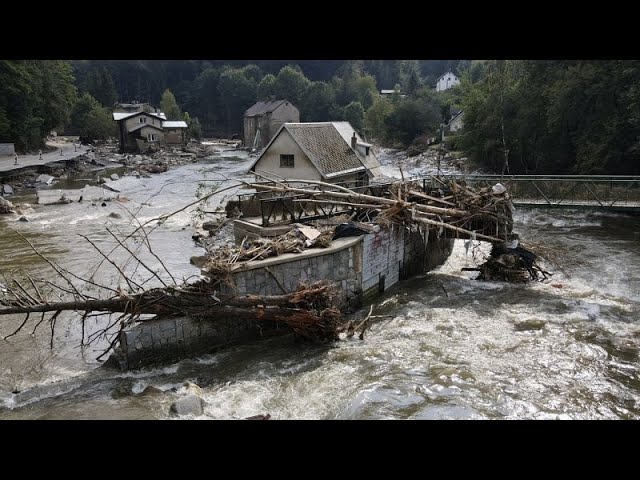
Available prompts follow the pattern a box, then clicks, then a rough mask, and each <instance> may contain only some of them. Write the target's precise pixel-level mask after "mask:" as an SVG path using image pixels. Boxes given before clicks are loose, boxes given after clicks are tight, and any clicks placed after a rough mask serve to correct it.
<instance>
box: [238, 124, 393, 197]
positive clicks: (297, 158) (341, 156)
mask: <svg viewBox="0 0 640 480" xmlns="http://www.w3.org/2000/svg"><path fill="white" fill-rule="evenodd" d="M249 172H254V173H259V174H263V175H265V176H266V177H270V178H281V179H282V178H288V179H299V180H320V181H325V182H328V183H341V184H346V185H348V186H352V187H353V186H361V185H367V184H369V182H370V180H373V179H376V178H377V177H380V176H381V171H380V162H378V160H377V158H376V157H375V154H374V152H373V146H372V145H371V144H369V143H366V142H363V141H362V139H361V138H360V136H359V135H358V134H357V132H356V131H355V130H354V129H353V127H352V126H351V125H350V124H349V122H314V123H285V124H283V125H282V126H281V127H280V129H279V130H278V132H277V133H276V134H275V136H274V137H273V139H272V140H271V142H269V144H268V145H267V147H266V148H265V149H264V150H263V151H262V153H261V154H260V156H259V157H258V158H257V159H256V161H255V162H254V163H253V165H251V167H250V168H249Z"/></svg>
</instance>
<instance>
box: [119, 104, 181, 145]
mask: <svg viewBox="0 0 640 480" xmlns="http://www.w3.org/2000/svg"><path fill="white" fill-rule="evenodd" d="M113 120H114V121H116V122H117V123H118V141H119V142H120V152H121V153H124V152H144V151H146V150H147V149H148V148H149V147H150V146H151V145H158V146H165V145H184V144H185V142H186V138H185V132H186V130H187V122H184V121H167V117H166V116H165V114H164V113H162V112H160V111H158V110H156V111H154V112H145V111H141V110H140V111H134V112H113Z"/></svg>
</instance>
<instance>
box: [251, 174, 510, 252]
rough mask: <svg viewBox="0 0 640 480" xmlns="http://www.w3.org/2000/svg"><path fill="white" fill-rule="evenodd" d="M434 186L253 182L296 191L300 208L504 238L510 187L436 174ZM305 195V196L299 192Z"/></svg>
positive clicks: (477, 236) (470, 235) (265, 187)
mask: <svg viewBox="0 0 640 480" xmlns="http://www.w3.org/2000/svg"><path fill="white" fill-rule="evenodd" d="M432 179H433V182H435V183H436V184H437V186H436V187H434V188H431V189H428V191H424V189H423V188H422V186H421V185H420V184H419V183H418V182H413V181H398V182H395V183H392V184H387V185H384V186H376V185H371V186H369V187H368V191H369V192H370V193H366V194H365V193H361V192H359V191H356V190H352V189H349V188H345V187H342V186H338V185H333V184H329V183H325V182H320V181H310V180H288V181H281V182H271V183H269V184H265V183H254V184H251V185H250V186H251V187H252V188H255V189H256V190H257V191H270V192H273V194H280V195H295V198H293V202H294V203H298V204H300V205H301V207H300V208H308V207H309V206H310V205H313V204H324V205H327V204H331V205H339V206H342V207H345V208H348V209H350V211H351V212H352V217H353V218H356V219H359V220H361V221H370V222H374V223H378V224H380V225H383V226H386V225H389V224H391V223H393V224H400V225H403V226H415V227H419V228H426V229H435V230H437V231H438V232H440V233H442V232H443V231H445V230H446V231H447V234H448V235H450V236H451V237H455V238H473V239H478V240H485V241H489V242H497V243H499V242H504V241H506V239H507V238H508V236H509V234H510V233H511V229H512V226H513V218H512V204H511V200H510V197H509V195H508V193H507V192H506V189H504V187H502V186H501V185H500V187H501V188H499V189H496V188H495V187H494V188H491V187H487V188H480V189H474V188H471V187H468V186H465V185H464V184H463V183H462V182H460V183H458V182H456V181H455V180H447V179H443V178H439V177H432ZM296 185H297V186H296ZM301 196H302V198H300V197H301Z"/></svg>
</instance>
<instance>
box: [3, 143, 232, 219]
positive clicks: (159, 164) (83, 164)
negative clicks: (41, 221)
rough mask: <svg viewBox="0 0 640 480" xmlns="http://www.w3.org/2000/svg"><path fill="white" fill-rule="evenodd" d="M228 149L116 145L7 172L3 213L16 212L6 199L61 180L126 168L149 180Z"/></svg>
mask: <svg viewBox="0 0 640 480" xmlns="http://www.w3.org/2000/svg"><path fill="white" fill-rule="evenodd" d="M221 143H222V144H224V145H229V147H230V148H237V143H228V142H225V141H210V142H205V143H204V144H200V143H190V144H188V145H186V146H184V147H165V148H159V149H155V150H153V151H149V152H146V153H145V154H121V153H118V145H117V143H115V142H106V143H104V144H100V145H95V146H92V147H91V149H90V150H89V151H87V152H86V153H84V154H82V155H79V156H77V157H75V158H72V159H61V160H59V161H54V162H50V163H46V164H44V165H37V166H29V167H24V168H16V169H14V170H12V171H9V172H5V173H4V175H3V176H2V178H0V198H2V199H3V201H2V202H3V203H2V205H0V213H10V212H11V211H12V210H13V209H12V208H10V207H7V206H6V198H3V197H11V196H12V195H14V194H22V193H29V191H33V190H38V189H40V188H42V187H46V186H49V185H55V183H56V182H57V181H58V180H67V179H68V178H69V177H70V176H73V175H76V176H77V175H78V174H82V173H87V172H96V171H101V170H107V169H117V168H122V167H126V169H127V171H126V172H125V174H132V175H135V176H141V175H142V176H147V175H149V174H156V173H163V172H166V171H167V170H168V169H170V168H172V167H175V166H179V165H185V164H190V163H195V162H197V161H198V160H200V159H202V158H205V157H208V156H210V155H212V154H213V153H214V145H218V146H219V145H220V144H221ZM109 179H111V180H117V179H118V178H117V177H115V178H114V175H113V174H112V175H105V176H98V178H97V183H104V182H106V181H108V180H109Z"/></svg>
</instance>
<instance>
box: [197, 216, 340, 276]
mask: <svg viewBox="0 0 640 480" xmlns="http://www.w3.org/2000/svg"><path fill="white" fill-rule="evenodd" d="M304 232H305V230H304V229H301V228H293V229H292V230H290V231H288V232H287V233H285V234H284V235H280V236H278V237H273V238H264V237H263V238H246V237H245V238H244V239H243V240H242V242H241V244H240V245H234V246H225V247H223V248H219V249H218V250H216V251H215V252H213V254H212V255H209V256H208V258H207V260H206V261H205V263H204V266H203V271H204V272H206V273H207V274H208V275H209V276H210V277H211V278H214V279H222V278H225V277H226V276H227V275H228V274H229V273H230V272H231V271H232V270H233V268H234V267H235V266H238V265H239V264H242V263H246V262H251V261H254V260H264V259H265V258H269V257H276V256H278V255H282V254H284V253H300V252H302V251H304V250H305V249H307V248H311V247H320V248H326V247H328V246H329V245H331V238H332V237H333V228H331V227H325V228H324V229H323V231H322V232H321V233H320V234H319V235H318V236H313V237H314V238H313V239H310V238H309V237H307V236H306V235H305V233H304Z"/></svg>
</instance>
